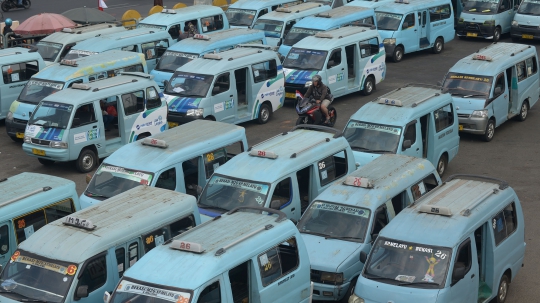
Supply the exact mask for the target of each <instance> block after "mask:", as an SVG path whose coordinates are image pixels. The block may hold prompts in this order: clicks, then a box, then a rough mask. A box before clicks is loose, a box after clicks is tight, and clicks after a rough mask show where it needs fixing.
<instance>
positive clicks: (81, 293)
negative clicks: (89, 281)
mask: <svg viewBox="0 0 540 303" xmlns="http://www.w3.org/2000/svg"><path fill="white" fill-rule="evenodd" d="M75 296H76V297H77V298H86V297H88V285H81V286H79V287H77V291H76V292H75Z"/></svg>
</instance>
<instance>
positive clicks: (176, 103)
mask: <svg viewBox="0 0 540 303" xmlns="http://www.w3.org/2000/svg"><path fill="white" fill-rule="evenodd" d="M164 98H165V101H166V102H167V105H168V107H169V111H171V112H177V113H186V112H187V111H188V109H194V108H199V104H200V103H201V101H202V99H203V98H193V97H176V96H171V95H166V94H164Z"/></svg>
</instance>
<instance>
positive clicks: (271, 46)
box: [235, 43, 279, 51]
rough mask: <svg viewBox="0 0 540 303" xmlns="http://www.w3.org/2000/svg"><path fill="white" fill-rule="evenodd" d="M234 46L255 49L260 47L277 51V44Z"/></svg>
mask: <svg viewBox="0 0 540 303" xmlns="http://www.w3.org/2000/svg"><path fill="white" fill-rule="evenodd" d="M235 47H236V48H256V49H262V50H271V51H277V50H278V48H279V47H278V46H273V45H266V44H249V43H248V44H238V45H236V46H235Z"/></svg>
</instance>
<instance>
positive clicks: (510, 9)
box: [456, 0, 521, 42]
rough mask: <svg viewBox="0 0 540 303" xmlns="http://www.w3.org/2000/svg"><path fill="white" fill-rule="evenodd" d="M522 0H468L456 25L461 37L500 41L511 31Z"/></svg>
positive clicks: (457, 32)
mask: <svg viewBox="0 0 540 303" xmlns="http://www.w3.org/2000/svg"><path fill="white" fill-rule="evenodd" d="M520 2H521V0H493V1H482V0H468V1H465V2H464V7H463V11H462V12H461V16H460V18H459V20H458V23H457V26H456V34H457V35H458V37H459V38H460V39H465V38H484V39H492V40H493V42H497V41H499V39H500V38H501V35H502V34H506V33H509V32H510V30H511V27H512V20H514V16H515V14H516V11H517V10H518V5H519V3H520Z"/></svg>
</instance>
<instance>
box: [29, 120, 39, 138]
mask: <svg viewBox="0 0 540 303" xmlns="http://www.w3.org/2000/svg"><path fill="white" fill-rule="evenodd" d="M37 122H39V121H37ZM42 129H43V127H41V126H37V125H27V126H26V130H25V131H24V134H25V135H26V136H29V137H32V138H34V137H35V136H37V134H38V133H39V132H40V131H41V130H42Z"/></svg>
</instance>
